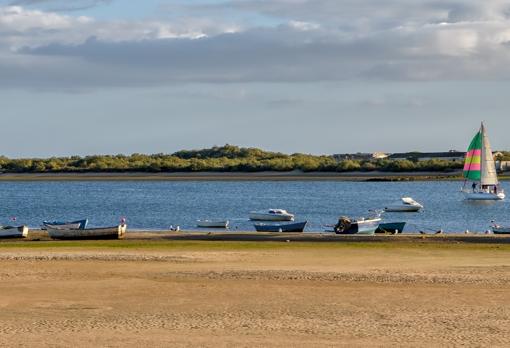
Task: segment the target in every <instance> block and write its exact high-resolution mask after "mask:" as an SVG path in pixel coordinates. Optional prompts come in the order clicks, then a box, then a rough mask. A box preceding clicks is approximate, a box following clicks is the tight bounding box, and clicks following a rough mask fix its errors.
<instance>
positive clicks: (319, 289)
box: [0, 238, 510, 347]
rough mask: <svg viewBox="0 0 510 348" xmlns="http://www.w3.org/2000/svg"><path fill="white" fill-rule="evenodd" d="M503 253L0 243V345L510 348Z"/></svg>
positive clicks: (507, 265) (429, 246) (439, 247)
mask: <svg viewBox="0 0 510 348" xmlns="http://www.w3.org/2000/svg"><path fill="white" fill-rule="evenodd" d="M509 253H510V246H509V245H508V244H500V243H484V244H480V243H459V242H455V241H453V242H451V243H417V242H412V241H404V242H401V243H387V242H380V243H364V242H360V243H316V242H290V243H289V242H243V241H238V242H232V241H226V242H225V241H222V242H219V241H192V240H187V241H186V240H180V241H179V240H150V239H149V240H140V239H136V238H132V239H131V240H129V239H128V240H126V241H104V242H98V241H91V242H17V241H13V242H2V243H0V264H1V270H0V280H1V281H0V313H1V314H0V344H1V345H2V346H35V345H37V346H40V347H50V346H51V347H55V346H56V347H60V346H71V345H72V346H77V347H86V346H108V347H125V346H178V347H196V346H208V347H209V346H210V347H233V346H235V347H254V346H256V347H257V346H258V347H260V346H275V347H288V346H298V347H305V346H306V347H309V346H389V345H400V346H416V347H419V346H439V345H448V346H466V345H467V346H500V347H503V346H508V345H509V344H510V291H509V290H510V258H509V257H508V255H509Z"/></svg>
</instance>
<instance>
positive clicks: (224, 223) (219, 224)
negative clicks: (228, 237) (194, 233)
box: [197, 220, 229, 228]
mask: <svg viewBox="0 0 510 348" xmlns="http://www.w3.org/2000/svg"><path fill="white" fill-rule="evenodd" d="M228 224H229V221H228V220H197V227H201V228H228Z"/></svg>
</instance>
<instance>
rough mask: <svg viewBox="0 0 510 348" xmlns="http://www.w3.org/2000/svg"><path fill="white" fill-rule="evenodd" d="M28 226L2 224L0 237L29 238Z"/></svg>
mask: <svg viewBox="0 0 510 348" xmlns="http://www.w3.org/2000/svg"><path fill="white" fill-rule="evenodd" d="M27 237H28V227H27V226H0V238H27Z"/></svg>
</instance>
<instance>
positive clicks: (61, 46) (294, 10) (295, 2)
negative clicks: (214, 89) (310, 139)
mask: <svg viewBox="0 0 510 348" xmlns="http://www.w3.org/2000/svg"><path fill="white" fill-rule="evenodd" d="M227 9H228V11H234V12H235V11H238V12H243V13H252V14H253V15H261V16H266V17H267V18H266V19H260V20H258V21H257V22H256V23H255V24H254V25H251V26H250V25H249V24H248V22H246V23H242V21H239V20H236V19H235V16H233V17H232V16H229V18H228V19H227V18H226V15H225V17H224V18H223V20H218V18H222V16H221V15H220V14H221V13H222V11H227ZM213 12H214V15H211V16H210V17H208V16H207V14H208V13H213ZM228 14H229V15H231V14H232V12H228ZM509 14H510V6H509V5H508V4H507V2H506V1H499V0H493V1H490V0H488V1H485V2H479V1H474V0H464V1H460V0H449V1H442V2H440V1H435V0H430V1H427V0H422V1H418V0H377V1H376V0H367V1H362V2H360V1H358V0H345V1H342V2H338V1H336V0H335V1H333V0H314V1H311V0H272V1H269V0H245V1H230V2H224V3H220V4H210V5H207V6H205V5H200V6H198V5H196V6H187V7H185V11H182V12H180V16H179V15H175V16H172V19H171V20H169V19H166V20H164V19H161V18H160V19H157V20H156V19H151V20H144V19H139V20H123V21H120V20H110V21H105V20H102V21H100V20H97V19H93V18H88V17H77V16H70V15H62V14H59V13H53V12H45V11H40V10H39V11H38V10H27V9H25V8H22V7H20V6H10V7H0V72H1V73H5V74H7V75H6V76H7V78H3V79H2V81H0V86H3V87H5V86H13V85H16V86H21V85H23V83H25V84H26V85H34V84H36V85H41V86H44V84H45V81H46V83H47V84H51V85H53V87H54V88H58V86H59V85H62V86H64V87H73V86H76V87H80V86H85V87H91V88H93V87H96V86H136V85H151V84H155V85H164V84H172V83H182V82H207V83H225V82H251V81H269V82H289V81H324V80H328V81H331V80H333V81H334V80H343V79H389V80H442V79H444V80H448V79H482V80H483V79H509V78H510V51H509V50H510V45H509V42H510V17H509ZM268 18H273V19H275V20H274V21H271V20H268ZM276 19H278V20H276ZM275 23H281V24H275ZM20 62H21V63H20ZM23 62H29V63H28V64H26V65H24V64H25V63H23ZM20 64H21V65H20ZM13 67H15V69H13ZM13 71H14V72H13ZM7 72H9V73H7ZM68 76H72V77H73V78H72V79H70V78H68ZM45 79H46V80H45ZM23 81H25V82H23Z"/></svg>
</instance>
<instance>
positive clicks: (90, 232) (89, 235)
mask: <svg viewBox="0 0 510 348" xmlns="http://www.w3.org/2000/svg"><path fill="white" fill-rule="evenodd" d="M126 230H127V225H119V226H113V227H101V228H86V229H82V230H81V229H62V228H51V227H47V231H48V234H49V236H50V237H51V238H53V239H121V238H124V236H125V234H126Z"/></svg>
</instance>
